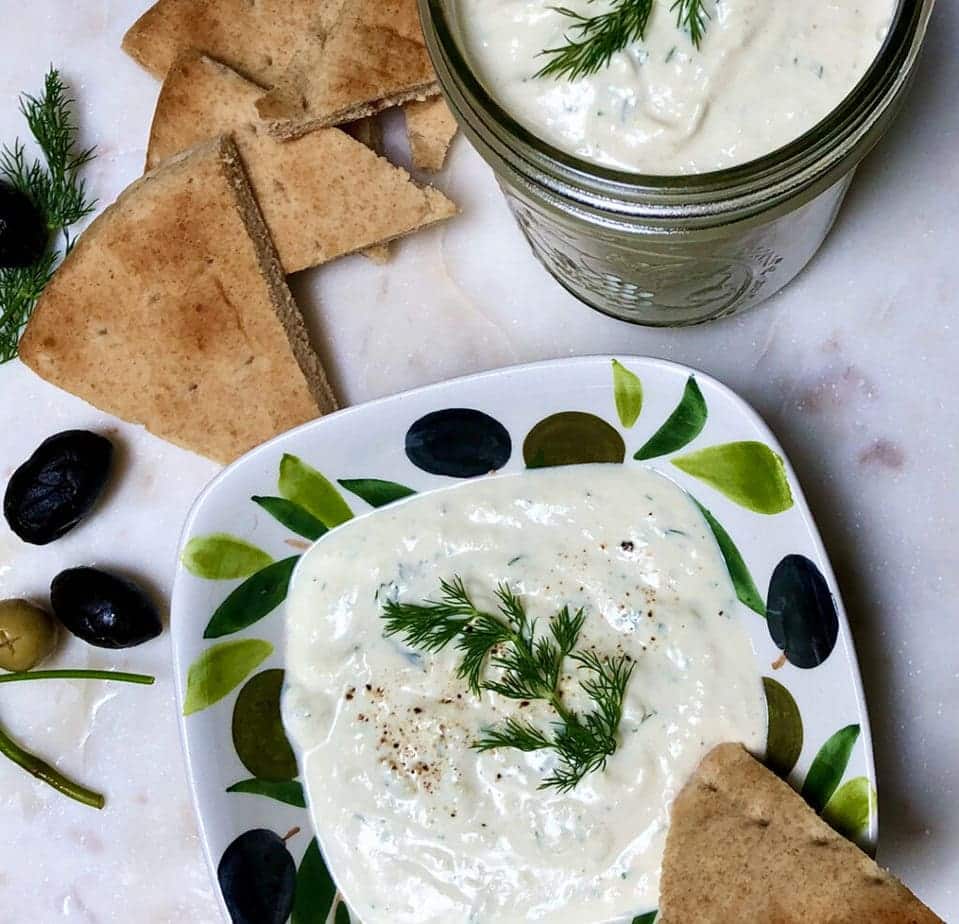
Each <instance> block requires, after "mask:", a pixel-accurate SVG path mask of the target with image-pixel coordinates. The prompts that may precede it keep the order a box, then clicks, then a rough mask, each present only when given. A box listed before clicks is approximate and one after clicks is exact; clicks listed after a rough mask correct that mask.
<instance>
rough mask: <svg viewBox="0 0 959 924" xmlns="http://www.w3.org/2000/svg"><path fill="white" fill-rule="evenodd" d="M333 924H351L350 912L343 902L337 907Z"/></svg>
mask: <svg viewBox="0 0 959 924" xmlns="http://www.w3.org/2000/svg"><path fill="white" fill-rule="evenodd" d="M333 924H350V910H349V908H347V907H346V905H345V904H344V903H343V902H340V903H339V904H338V905H337V906H336V914H335V915H333Z"/></svg>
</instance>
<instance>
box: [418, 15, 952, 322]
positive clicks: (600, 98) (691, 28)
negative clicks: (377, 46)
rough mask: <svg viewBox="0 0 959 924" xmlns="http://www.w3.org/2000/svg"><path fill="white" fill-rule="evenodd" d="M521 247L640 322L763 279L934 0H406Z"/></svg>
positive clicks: (885, 95)
mask: <svg viewBox="0 0 959 924" xmlns="http://www.w3.org/2000/svg"><path fill="white" fill-rule="evenodd" d="M418 3H419V6H420V13H421V18H422V20H423V26H424V34H425V36H426V41H427V45H428V47H429V50H430V53H431V56H432V58H433V63H434V65H435V68H436V72H437V75H438V77H439V81H440V85H441V88H442V90H443V92H444V95H445V96H446V98H447V101H448V103H449V105H450V107H451V109H452V111H453V113H454V115H455V116H456V117H457V119H458V121H459V122H460V124H461V125H462V127H463V129H464V131H465V132H466V134H467V135H468V136H469V138H470V140H471V141H472V142H473V144H474V146H475V147H476V148H477V150H478V151H479V153H480V155H481V156H482V157H483V158H484V159H485V160H486V161H487V162H488V163H489V165H490V166H491V167H492V168H493V171H494V173H495V174H496V177H497V179H498V180H499V183H500V185H501V187H502V188H503V190H504V192H505V194H506V196H507V199H508V201H509V203H510V206H511V208H512V210H513V213H514V215H515V217H516V219H517V221H518V223H519V225H520V227H521V229H522V230H523V232H524V234H525V235H526V237H527V239H528V240H529V242H530V245H531V246H532V249H533V251H534V253H535V255H536V256H537V257H538V258H539V259H540V260H541V262H542V263H543V264H544V265H545V266H546V268H547V269H548V270H549V271H550V272H551V273H552V274H553V275H554V276H555V277H556V279H557V280H558V281H559V282H560V283H561V284H563V285H564V286H565V287H566V288H567V289H569V290H570V291H571V292H572V293H573V294H574V295H576V296H577V297H578V298H580V299H581V300H582V301H584V302H586V303H587V304H589V305H591V306H593V307H595V308H597V309H599V310H600V311H602V312H604V313H606V314H610V315H613V316H614V317H617V318H620V319H623V320H627V321H633V322H637V323H642V324H650V325H657V326H663V325H683V324H693V323H698V322H702V321H706V320H711V319H714V318H718V317H723V316H726V315H730V314H734V313H736V312H738V311H742V310H744V309H746V308H748V307H750V306H752V305H755V304H757V303H758V302H760V301H762V300H763V299H765V298H768V297H769V296H770V295H772V294H774V293H775V292H776V291H778V290H779V289H780V288H781V287H782V286H783V285H785V284H786V283H787V282H788V281H789V280H790V279H792V278H793V277H794V276H795V275H796V274H797V273H798V272H799V271H800V270H801V269H802V268H803V266H805V264H806V263H807V262H808V261H809V259H810V258H811V257H812V255H813V254H814V253H815V251H816V250H817V249H818V247H819V246H820V244H821V243H822V241H823V240H824V238H825V236H826V234H827V233H828V231H829V228H830V227H831V226H832V223H833V221H834V219H835V216H836V213H837V211H838V209H839V206H840V205H841V203H842V200H843V197H844V195H845V192H846V190H847V187H848V184H849V182H850V180H851V178H852V174H853V171H854V169H855V167H856V165H857V164H858V163H859V162H860V161H861V159H862V158H863V157H864V156H865V155H866V153H867V152H868V151H869V150H870V149H871V148H872V147H873V145H875V143H876V142H877V141H878V140H879V138H880V137H881V136H882V134H883V133H884V132H885V130H886V129H887V128H888V126H889V124H890V123H891V121H892V119H893V117H894V116H895V114H896V113H897V112H898V110H899V108H900V106H901V104H902V100H903V98H904V93H905V90H906V89H907V87H908V84H909V82H910V79H911V77H912V74H913V73H914V69H915V64H916V60H917V57H918V53H919V51H920V48H921V45H922V40H923V38H924V35H925V32H926V28H927V25H928V20H929V16H930V14H931V11H932V7H933V0H862V2H857V3H836V2H831V0H808V2H803V3H796V2H789V0H680V2H673V0H569V2H567V3H562V4H555V3H552V2H551V0H418Z"/></svg>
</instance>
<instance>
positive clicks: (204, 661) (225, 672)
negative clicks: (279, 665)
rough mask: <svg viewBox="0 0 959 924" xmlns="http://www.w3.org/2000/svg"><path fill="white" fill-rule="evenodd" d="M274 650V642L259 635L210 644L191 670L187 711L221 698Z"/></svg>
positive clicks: (188, 679)
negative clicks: (260, 637)
mask: <svg viewBox="0 0 959 924" xmlns="http://www.w3.org/2000/svg"><path fill="white" fill-rule="evenodd" d="M271 654H273V646H272V645H271V644H270V643H269V642H265V641H263V640H262V639H259V638H243V639H237V640H235V641H232V642H220V644H218V645H213V646H212V647H210V648H207V650H206V651H204V652H203V654H201V655H200V657H198V658H197V659H196V660H195V661H194V662H193V663H192V664H191V665H190V669H189V670H188V671H187V676H186V698H185V699H184V701H183V714H184V715H192V714H193V713H194V712H199V711H200V710H201V709H206V708H207V706H212V705H213V704H214V703H216V702H219V701H220V700H221V699H223V697H224V696H226V695H227V693H229V692H230V691H231V690H232V689H234V688H235V687H237V686H239V684H241V683H242V682H243V681H244V680H246V678H247V677H249V675H250V674H252V673H253V671H255V670H256V669H257V668H258V667H259V666H260V665H261V664H262V663H263V662H264V661H265V660H266V659H267V658H268V657H269V656H270V655H271Z"/></svg>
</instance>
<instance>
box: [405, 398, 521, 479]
mask: <svg viewBox="0 0 959 924" xmlns="http://www.w3.org/2000/svg"><path fill="white" fill-rule="evenodd" d="M512 452H513V444H512V441H511V440H510V437H509V433H508V432H507V430H506V427H504V426H503V425H502V424H501V423H500V422H499V421H498V420H494V419H493V418H492V417H490V416H489V414H484V413H483V412H482V411H477V410H474V409H472V408H462V407H459V408H455V407H454V408H446V409H445V410H442V411H433V412H432V413H431V414H427V415H426V416H425V417H421V418H420V419H419V420H417V421H416V423H414V424H413V426H411V427H410V428H409V430H408V431H407V433H406V455H407V457H408V458H409V460H410V462H412V463H413V464H414V465H415V466H416V467H417V468H420V469H422V470H423V471H424V472H429V473H430V474H431V475H448V476H449V477H451V478H475V477H477V476H478V475H487V474H489V473H490V472H493V471H496V470H498V469H501V468H502V467H503V466H504V465H506V463H507V462H509V458H510V456H511V455H512Z"/></svg>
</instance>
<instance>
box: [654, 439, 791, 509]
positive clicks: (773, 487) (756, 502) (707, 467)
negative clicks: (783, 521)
mask: <svg viewBox="0 0 959 924" xmlns="http://www.w3.org/2000/svg"><path fill="white" fill-rule="evenodd" d="M672 462H673V465H675V466H676V468H678V469H680V471H683V472H686V474H687V475H692V476H693V478H698V479H699V480H700V481H704V482H705V483H706V484H708V485H710V486H711V487H714V488H715V489H716V490H717V491H719V492H720V493H722V494H725V495H726V497H728V498H729V499H730V500H731V501H735V502H736V503H737V504H739V505H740V506H741V507H745V508H746V509H747V510H752V511H754V512H755V513H765V514H774V513H782V512H783V511H784V510H788V509H789V508H790V507H792V505H793V496H792V491H790V489H789V482H788V480H787V479H786V468H785V466H784V465H783V460H782V459H781V458H780V457H779V456H778V455H777V454H776V453H775V452H773V451H772V450H771V449H770V448H769V447H768V446H767V445H766V444H765V443H758V442H756V441H754V440H746V441H743V442H739V443H722V444H721V445H719V446H708V447H707V448H706V449H700V450H699V451H698V452H692V453H690V454H689V455H686V456H680V457H679V458H678V459H673V460H672Z"/></svg>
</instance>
